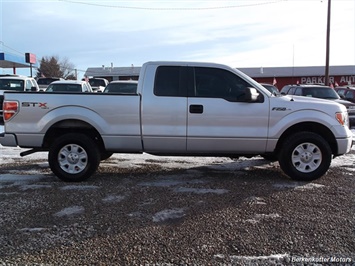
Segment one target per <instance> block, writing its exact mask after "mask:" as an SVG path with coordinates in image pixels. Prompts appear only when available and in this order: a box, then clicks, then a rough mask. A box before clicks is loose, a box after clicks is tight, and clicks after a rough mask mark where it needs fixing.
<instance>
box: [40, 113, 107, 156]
mask: <svg viewBox="0 0 355 266" xmlns="http://www.w3.org/2000/svg"><path fill="white" fill-rule="evenodd" d="M66 133H82V134H85V135H86V136H88V137H90V138H92V139H93V140H94V141H95V142H96V143H97V145H98V148H99V149H100V151H104V150H105V145H104V142H103V140H102V138H101V135H100V134H99V132H98V131H97V130H96V129H95V128H94V127H93V126H92V125H90V124H88V123H86V122H84V121H81V120H75V119H70V120H63V121H59V122H57V123H55V124H54V125H52V126H51V127H50V128H49V130H48V131H47V132H46V134H45V136H44V140H43V145H42V146H43V148H44V149H48V148H49V146H50V145H51V144H52V142H53V141H54V140H55V139H56V138H58V137H59V136H62V135H64V134H66Z"/></svg>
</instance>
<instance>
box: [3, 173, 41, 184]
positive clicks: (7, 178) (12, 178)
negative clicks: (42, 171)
mask: <svg viewBox="0 0 355 266" xmlns="http://www.w3.org/2000/svg"><path fill="white" fill-rule="evenodd" d="M44 178H45V176H43V175H38V173H37V174H33V175H16V174H3V175H0V182H32V181H40V180H43V179H44Z"/></svg>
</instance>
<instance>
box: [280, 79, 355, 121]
mask: <svg viewBox="0 0 355 266" xmlns="http://www.w3.org/2000/svg"><path fill="white" fill-rule="evenodd" d="M281 94H288V95H298V96H306V97H315V98H321V99H326V100H332V101H335V102H338V103H340V104H343V105H345V106H346V109H347V110H348V114H349V122H350V127H354V126H355V103H352V102H350V101H346V100H343V99H341V97H340V96H339V94H338V93H337V92H336V91H335V90H334V89H333V88H331V87H329V86H324V85H313V84H297V85H286V86H284V87H283V88H282V89H281Z"/></svg>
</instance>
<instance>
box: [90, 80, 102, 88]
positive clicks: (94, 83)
mask: <svg viewBox="0 0 355 266" xmlns="http://www.w3.org/2000/svg"><path fill="white" fill-rule="evenodd" d="M89 83H90V85H91V87H99V86H102V87H105V86H106V84H105V81H104V80H102V79H90V80H89Z"/></svg>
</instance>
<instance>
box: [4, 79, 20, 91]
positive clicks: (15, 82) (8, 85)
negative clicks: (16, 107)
mask: <svg viewBox="0 0 355 266" xmlns="http://www.w3.org/2000/svg"><path fill="white" fill-rule="evenodd" d="M0 90H7V91H23V90H24V81H23V80H20V79H0Z"/></svg>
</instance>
